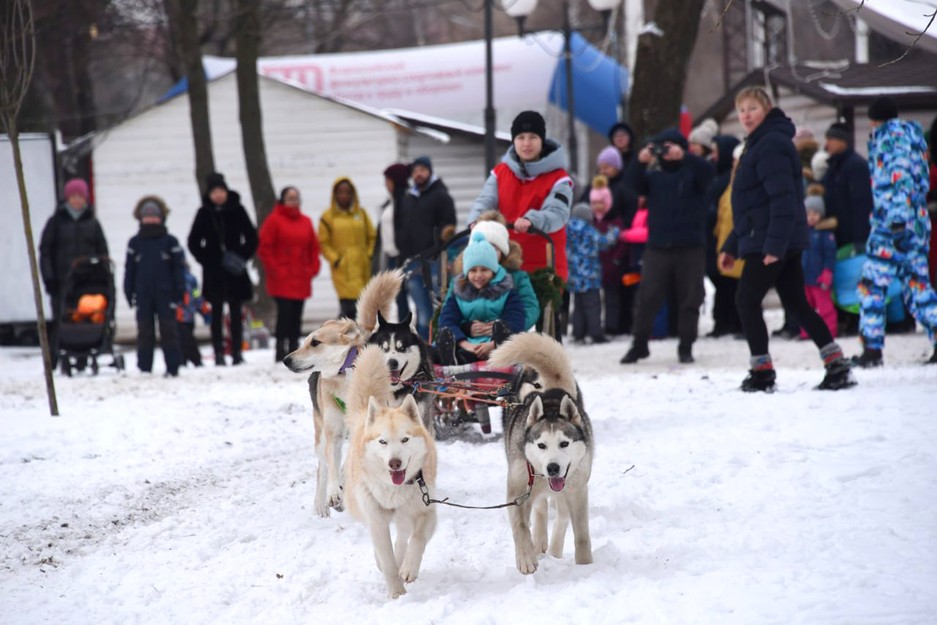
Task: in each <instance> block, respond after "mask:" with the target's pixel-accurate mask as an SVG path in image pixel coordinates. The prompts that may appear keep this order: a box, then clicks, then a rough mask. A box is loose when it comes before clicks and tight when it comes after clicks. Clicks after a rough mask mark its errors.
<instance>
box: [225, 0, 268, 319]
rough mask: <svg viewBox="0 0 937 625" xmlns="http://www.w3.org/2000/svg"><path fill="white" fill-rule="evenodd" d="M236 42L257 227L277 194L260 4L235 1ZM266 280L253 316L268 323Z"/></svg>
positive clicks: (256, 0) (255, 0) (252, 0)
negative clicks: (264, 92) (261, 69)
mask: <svg viewBox="0 0 937 625" xmlns="http://www.w3.org/2000/svg"><path fill="white" fill-rule="evenodd" d="M235 37H236V39H237V70H236V73H237V85H238V104H239V105H240V120H241V143H242V144H243V146H244V163H245V164H246V165H247V179H248V180H249V181H250V185H251V197H252V198H253V200H254V211H255V212H256V214H257V224H258V226H259V225H260V224H261V223H263V221H264V219H266V218H267V215H269V214H270V211H271V209H272V208H273V203H274V201H275V200H276V193H275V192H274V190H273V181H272V180H271V178H270V168H269V167H268V166H267V148H266V145H265V143H264V130H263V115H262V112H261V108H260V88H259V84H258V78H257V58H258V56H259V55H260V40H261V25H260V0H238V3H237V16H236V18H235ZM265 282H266V276H265V275H264V274H263V268H262V267H261V269H260V284H259V285H258V289H257V300H258V301H257V304H256V306H255V313H256V314H257V315H258V316H259V317H261V318H263V319H264V320H266V321H270V316H271V315H272V313H273V310H274V307H273V302H272V301H271V300H270V297H269V296H268V295H267V289H266V288H264V284H265Z"/></svg>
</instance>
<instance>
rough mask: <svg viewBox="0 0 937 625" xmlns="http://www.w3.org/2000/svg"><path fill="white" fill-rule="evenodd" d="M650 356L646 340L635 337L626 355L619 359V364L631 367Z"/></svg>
mask: <svg viewBox="0 0 937 625" xmlns="http://www.w3.org/2000/svg"><path fill="white" fill-rule="evenodd" d="M650 355H651V351H650V350H649V349H648V348H647V339H639V338H637V337H635V339H634V342H633V343H632V344H631V349H629V350H628V353H627V354H625V355H624V356H622V357H621V360H620V361H619V362H620V363H621V364H623V365H631V364H634V363H636V362H638V361H639V360H641V359H642V358H647V357H648V356H650Z"/></svg>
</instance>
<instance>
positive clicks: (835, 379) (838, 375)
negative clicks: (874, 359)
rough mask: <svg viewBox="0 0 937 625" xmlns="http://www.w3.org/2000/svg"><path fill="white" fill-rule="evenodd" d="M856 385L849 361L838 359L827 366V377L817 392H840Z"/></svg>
mask: <svg viewBox="0 0 937 625" xmlns="http://www.w3.org/2000/svg"><path fill="white" fill-rule="evenodd" d="M876 351H879V350H876ZM856 384H857V382H856V377H855V376H854V375H853V374H852V367H850V366H849V361H848V360H846V359H845V358H837V359H836V360H834V361H833V362H831V363H830V364H828V365H826V375H825V376H823V381H822V382H820V384H819V385H818V386H817V390H818V391H839V390H842V389H844V388H850V387H852V386H855V385H856Z"/></svg>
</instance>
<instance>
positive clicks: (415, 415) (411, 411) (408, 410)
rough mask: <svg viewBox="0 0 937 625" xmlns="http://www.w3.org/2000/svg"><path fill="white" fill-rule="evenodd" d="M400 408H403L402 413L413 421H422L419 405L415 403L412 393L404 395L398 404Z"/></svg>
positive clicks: (420, 422)
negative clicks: (401, 401)
mask: <svg viewBox="0 0 937 625" xmlns="http://www.w3.org/2000/svg"><path fill="white" fill-rule="evenodd" d="M400 409H401V410H403V412H404V414H405V415H407V417H408V418H409V419H410V420H412V421H413V422H414V423H419V424H422V423H423V419H422V417H420V407H419V406H418V405H417V403H416V400H415V399H414V398H413V395H410V394H409V393H408V394H407V396H406V397H404V399H403V403H402V404H400Z"/></svg>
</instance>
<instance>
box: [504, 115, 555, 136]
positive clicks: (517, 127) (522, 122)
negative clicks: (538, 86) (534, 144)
mask: <svg viewBox="0 0 937 625" xmlns="http://www.w3.org/2000/svg"><path fill="white" fill-rule="evenodd" d="M522 132H532V133H534V134H535V135H537V136H538V137H540V140H541V141H543V140H544V139H546V138H547V123H546V121H544V119H543V115H541V114H540V113H538V112H537V111H523V112H521V113H519V114H518V115H517V117H515V118H514V121H513V122H512V123H511V141H513V140H514V139H515V138H517V135H519V134H521V133H522Z"/></svg>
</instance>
